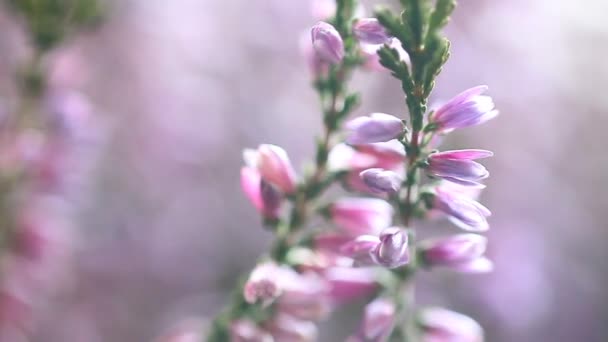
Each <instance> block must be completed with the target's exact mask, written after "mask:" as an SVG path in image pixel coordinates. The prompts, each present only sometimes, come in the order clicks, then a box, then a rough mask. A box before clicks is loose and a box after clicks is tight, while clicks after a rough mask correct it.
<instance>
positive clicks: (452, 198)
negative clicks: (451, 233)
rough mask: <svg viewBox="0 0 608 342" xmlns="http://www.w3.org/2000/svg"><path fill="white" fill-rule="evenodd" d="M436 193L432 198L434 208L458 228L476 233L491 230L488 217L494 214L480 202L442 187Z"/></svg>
mask: <svg viewBox="0 0 608 342" xmlns="http://www.w3.org/2000/svg"><path fill="white" fill-rule="evenodd" d="M435 192H436V194H435V195H432V196H431V197H432V198H433V200H432V203H431V205H432V208H433V209H436V210H439V211H441V212H443V213H444V214H445V215H447V216H448V219H449V220H450V221H451V222H452V223H454V224H455V225H457V226H458V227H460V228H462V229H464V230H468V231H475V232H482V231H486V230H488V229H489V228H490V226H489V224H488V221H487V219H486V217H488V216H490V215H491V214H492V213H491V212H490V210H488V208H486V207H484V206H483V205H481V204H480V203H479V202H477V201H475V200H473V199H471V198H470V197H468V196H466V195H463V194H460V193H457V192H454V191H449V190H446V189H444V188H442V187H437V188H436V189H435Z"/></svg>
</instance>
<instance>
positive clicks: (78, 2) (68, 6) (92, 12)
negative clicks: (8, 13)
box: [6, 0, 104, 51]
mask: <svg viewBox="0 0 608 342" xmlns="http://www.w3.org/2000/svg"><path fill="white" fill-rule="evenodd" d="M6 1H7V2H8V4H9V5H10V6H11V7H12V8H13V9H15V10H16V11H17V12H20V13H21V14H22V15H23V17H24V18H25V20H26V25H27V27H28V29H29V31H30V33H31V36H32V39H33V43H34V44H35V45H36V47H37V48H38V49H40V50H42V51H44V50H48V49H50V48H52V47H53V46H55V45H56V44H58V43H59V42H60V41H61V40H63V39H64V38H65V36H66V35H67V34H68V33H69V32H70V30H72V29H74V28H80V27H86V26H91V25H94V24H96V23H98V22H99V21H100V18H101V17H102V15H103V12H104V11H103V7H102V5H101V3H100V1H99V0H6Z"/></svg>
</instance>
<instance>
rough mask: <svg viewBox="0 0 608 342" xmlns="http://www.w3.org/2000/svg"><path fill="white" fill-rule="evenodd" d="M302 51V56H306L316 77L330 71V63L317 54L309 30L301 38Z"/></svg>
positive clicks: (309, 66)
mask: <svg viewBox="0 0 608 342" xmlns="http://www.w3.org/2000/svg"><path fill="white" fill-rule="evenodd" d="M300 52H301V54H302V57H304V60H305V61H306V64H307V65H308V68H309V70H310V72H311V74H312V75H313V76H314V77H315V78H317V77H319V76H323V75H326V74H327V72H328V71H329V63H327V62H325V61H324V60H323V59H321V58H320V57H319V56H318V55H317V53H316V51H315V48H314V47H313V45H312V42H311V41H310V33H309V32H306V34H303V35H302V37H301V38H300Z"/></svg>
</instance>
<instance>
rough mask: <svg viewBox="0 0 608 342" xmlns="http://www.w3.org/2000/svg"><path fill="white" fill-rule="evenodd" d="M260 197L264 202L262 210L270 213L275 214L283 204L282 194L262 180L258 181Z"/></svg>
mask: <svg viewBox="0 0 608 342" xmlns="http://www.w3.org/2000/svg"><path fill="white" fill-rule="evenodd" d="M260 196H261V197H262V202H264V208H266V210H268V211H270V212H277V211H278V210H279V208H280V207H281V203H282V202H283V193H281V192H280V191H279V190H278V189H277V188H276V187H275V186H274V185H272V184H270V183H268V182H266V181H265V180H263V179H262V180H261V181H260Z"/></svg>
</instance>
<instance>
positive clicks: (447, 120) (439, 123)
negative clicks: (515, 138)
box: [429, 86, 498, 133]
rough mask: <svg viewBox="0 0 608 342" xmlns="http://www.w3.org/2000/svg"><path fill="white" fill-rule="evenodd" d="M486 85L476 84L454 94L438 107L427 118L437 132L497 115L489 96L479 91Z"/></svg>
mask: <svg viewBox="0 0 608 342" xmlns="http://www.w3.org/2000/svg"><path fill="white" fill-rule="evenodd" d="M486 90H488V87H487V86H477V87H474V88H471V89H468V90H465V91H464V92H462V93H460V94H458V95H456V97H454V98H453V99H451V100H450V101H448V102H447V103H446V104H444V105H443V106H441V107H439V109H437V110H436V111H435V112H433V113H432V115H431V116H430V118H429V122H430V123H432V124H433V125H435V129H436V130H437V131H439V132H444V133H445V132H449V131H451V130H453V129H455V128H465V127H470V126H476V125H479V124H482V123H484V122H486V121H488V120H490V119H493V118H495V117H496V116H497V115H498V111H497V110H495V109H494V102H493V101H492V98H491V97H489V96H482V95H480V94H481V93H483V92H485V91H486Z"/></svg>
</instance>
